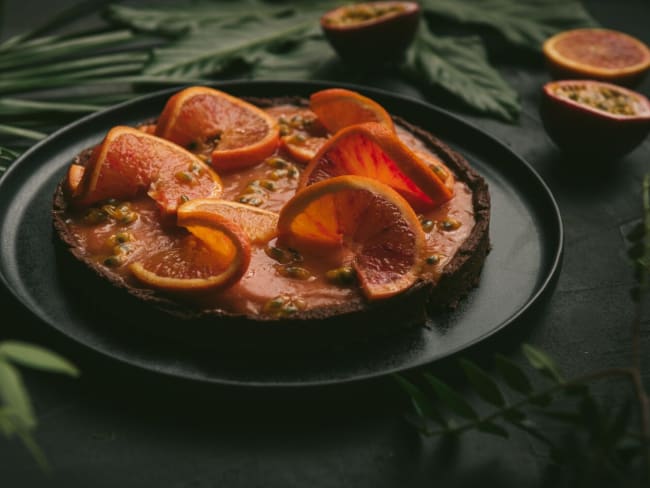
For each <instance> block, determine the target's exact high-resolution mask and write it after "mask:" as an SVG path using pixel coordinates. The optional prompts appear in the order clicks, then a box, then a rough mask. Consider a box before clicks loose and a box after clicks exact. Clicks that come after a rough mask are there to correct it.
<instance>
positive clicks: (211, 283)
mask: <svg viewBox="0 0 650 488" xmlns="http://www.w3.org/2000/svg"><path fill="white" fill-rule="evenodd" d="M177 216H178V225H179V226H181V227H185V228H187V230H189V231H190V235H188V236H186V237H185V238H183V239H182V240H181V241H180V245H179V246H176V247H173V248H170V249H164V250H161V251H158V252H155V253H152V254H149V255H147V256H146V258H145V259H143V260H141V261H137V262H135V263H132V264H131V265H130V266H129V268H130V270H131V272H132V273H133V276H135V277H136V278H137V279H138V280H140V281H141V282H143V283H144V284H146V285H147V286H150V287H152V288H156V289H159V290H163V291H166V292H172V293H173V292H185V293H195V292H204V291H206V290H216V289H222V288H227V287H228V286H230V285H232V284H234V283H236V282H237V281H238V280H239V279H240V278H241V277H242V276H243V275H244V273H245V272H246V270H247V269H248V265H249V263H250V257H251V250H250V243H249V241H248V237H247V236H246V232H245V231H244V230H243V229H242V228H241V227H240V226H239V225H237V224H236V223H234V222H233V221H232V220H230V219H228V218H226V217H224V216H222V215H219V214H218V213H215V212H206V211H204V210H201V209H197V208H196V206H195V205H193V202H187V203H186V204H184V205H181V206H180V207H179V208H178V214H177Z"/></svg>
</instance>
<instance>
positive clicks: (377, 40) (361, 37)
mask: <svg viewBox="0 0 650 488" xmlns="http://www.w3.org/2000/svg"><path fill="white" fill-rule="evenodd" d="M419 19H420V6H419V5H418V4H417V3H415V2H367V3H359V4H355V5H346V6H344V7H339V8H337V9H334V10H331V11H329V12H327V13H326V14H324V15H323V16H322V17H321V19H320V24H321V28H322V29H323V32H324V33H325V37H326V38H327V40H328V41H329V42H330V44H331V45H332V47H333V48H334V50H335V51H336V52H337V53H338V55H339V56H340V57H341V58H342V59H343V60H344V61H346V62H349V63H355V64H363V65H369V64H384V63H386V62H391V61H396V60H398V59H399V58H400V57H401V56H402V54H403V53H404V51H405V50H406V48H407V47H408V46H409V45H410V44H411V42H412V41H413V38H414V37H415V32H416V31H417V27H418V22H419Z"/></svg>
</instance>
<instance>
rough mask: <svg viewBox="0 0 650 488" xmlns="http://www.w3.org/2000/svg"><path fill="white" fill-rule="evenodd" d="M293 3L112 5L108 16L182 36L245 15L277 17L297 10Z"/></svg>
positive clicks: (247, 0)
mask: <svg viewBox="0 0 650 488" xmlns="http://www.w3.org/2000/svg"><path fill="white" fill-rule="evenodd" d="M294 11H295V9H294V8H293V7H291V6H288V5H285V6H278V5H271V4H268V3H266V2H261V1H258V0H240V1H237V2H221V3H220V5H219V6H218V8H216V7H215V4H214V3H213V2H205V1H201V2H193V3H191V4H189V5H187V4H185V5H182V6H178V5H160V6H156V7H155V8H154V7H146V8H137V7H128V6H125V5H111V6H109V8H108V9H107V11H106V18H107V19H108V20H109V21H111V22H114V23H117V24H120V25H123V26H128V27H132V28H134V29H136V30H139V31H144V32H148V33H151V34H160V35H166V36H174V37H177V36H181V35H183V34H187V33H188V32H191V31H196V30H199V29H201V28H202V27H204V26H205V25H206V24H215V23H222V22H232V21H233V20H234V21H237V20H239V19H241V18H242V17H244V16H251V15H256V16H260V17H277V16H279V15H282V14H284V15H287V14H291V13H292V12H294Z"/></svg>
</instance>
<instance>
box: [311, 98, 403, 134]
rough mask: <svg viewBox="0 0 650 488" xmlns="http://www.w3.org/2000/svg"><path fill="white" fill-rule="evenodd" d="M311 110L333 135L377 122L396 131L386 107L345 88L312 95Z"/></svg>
mask: <svg viewBox="0 0 650 488" xmlns="http://www.w3.org/2000/svg"><path fill="white" fill-rule="evenodd" d="M309 108H311V110H312V111H313V112H314V113H315V114H316V115H317V116H318V119H319V120H320V122H321V123H322V124H323V125H324V126H325V128H326V129H327V130H328V131H330V132H331V133H336V132H338V131H339V130H341V129H343V128H344V127H348V126H350V125H354V124H363V123H365V122H377V123H379V124H383V125H385V126H386V128H388V129H390V130H391V131H395V126H394V125H393V119H392V118H391V116H390V115H389V114H388V112H386V110H384V107H382V106H381V105H379V104H378V103H377V102H375V101H374V100H371V99H370V98H368V97H364V96H363V95H361V94H360V93H357V92H355V91H351V90H345V89H343V88H330V89H327V90H321V91H319V92H316V93H314V94H312V95H311V97H310V98H309Z"/></svg>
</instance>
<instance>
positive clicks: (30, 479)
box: [0, 0, 650, 488]
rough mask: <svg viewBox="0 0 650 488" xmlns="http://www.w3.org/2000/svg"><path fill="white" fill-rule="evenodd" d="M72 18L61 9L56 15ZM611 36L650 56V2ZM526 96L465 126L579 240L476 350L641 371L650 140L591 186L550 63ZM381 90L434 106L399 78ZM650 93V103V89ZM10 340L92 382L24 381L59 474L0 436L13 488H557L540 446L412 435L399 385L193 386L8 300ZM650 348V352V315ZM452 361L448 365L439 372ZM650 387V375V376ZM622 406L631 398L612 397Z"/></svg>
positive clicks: (609, 13)
mask: <svg viewBox="0 0 650 488" xmlns="http://www.w3.org/2000/svg"><path fill="white" fill-rule="evenodd" d="M56 4H57V5H58V4H59V2H56ZM585 4H586V5H587V8H588V10H589V11H590V12H591V13H592V15H593V16H594V17H595V18H596V19H597V20H598V21H599V22H600V23H602V25H603V26H606V27H610V28H614V29H619V30H623V31H626V32H628V33H630V34H633V35H635V36H637V37H639V38H641V39H643V40H644V41H645V42H646V43H648V44H650V28H649V26H650V3H648V2H647V1H644V0H636V1H631V0H628V1H621V2H611V1H609V0H600V1H598V0H591V1H587V2H585ZM54 10H56V8H55V6H54V2H51V3H50V2H36V1H33V0H30V1H27V0H23V1H20V2H18V1H15V0H12V1H8V2H5V5H4V12H3V16H2V18H1V19H0V22H1V24H2V29H3V31H2V35H3V37H6V36H8V35H10V34H13V33H17V32H20V31H21V30H23V29H26V28H28V27H29V26H30V25H32V23H33V22H34V17H33V15H31V13H32V12H35V11H38V12H40V13H41V15H43V17H46V16H47V15H48V12H49V11H54ZM501 68H502V72H503V74H504V76H505V77H506V78H507V79H508V81H510V82H511V84H512V85H513V86H514V87H515V88H516V89H517V90H518V92H519V93H520V94H521V97H522V100H523V113H522V115H521V119H520V121H519V123H518V124H516V125H508V124H503V123H500V122H497V121H494V120H490V119H486V118H482V117H477V116H473V115H469V114H466V113H460V115H461V116H462V117H463V118H465V119H466V120H468V121H470V122H472V123H474V124H475V125H476V126H478V127H479V128H481V129H483V130H485V131H486V132H488V133H489V134H491V135H493V136H495V137H497V138H498V139H500V140H501V141H503V142H504V143H505V144H506V145H507V146H509V147H510V148H512V149H513V150H514V151H515V152H516V153H518V154H519V155H521V156H522V157H523V158H524V159H526V160H527V161H528V162H529V163H530V164H531V165H532V166H533V167H534V168H535V169H536V170H537V171H538V172H539V174H540V175H541V176H542V178H543V179H544V180H545V181H546V183H547V184H548V185H549V187H550V188H551V190H552V192H553V194H554V195H555V197H556V199H557V202H558V204H559V207H560V210H561V213H562V217H563V221H564V226H565V231H566V241H565V249H564V261H563V267H562V270H561V272H560V275H559V278H558V281H557V284H556V285H555V286H554V288H553V289H552V290H551V291H550V293H549V294H548V296H547V297H546V299H545V300H544V301H543V302H542V303H540V304H539V305H538V306H537V307H536V308H535V309H534V310H533V311H532V312H531V313H528V314H526V315H525V316H524V317H523V318H522V319H521V320H518V321H517V322H516V323H515V324H512V325H511V326H510V327H508V328H507V329H506V330H505V331H503V332H500V333H499V334H497V335H496V336H495V337H493V338H492V339H490V340H488V341H486V342H485V343H483V344H481V345H479V346H477V347H474V348H472V349H471V350H470V351H467V354H469V355H470V356H471V357H473V358H475V359H476V360H477V361H479V362H482V363H483V364H486V363H484V362H483V359H484V358H485V357H486V356H489V355H490V354H492V353H494V352H501V353H503V354H506V355H507V356H509V357H511V358H513V359H514V360H517V361H519V360H520V359H521V357H520V354H519V352H518V347H517V345H518V344H519V343H520V342H522V341H526V342H529V343H531V344H534V345H536V346H538V347H540V348H541V349H543V350H545V351H547V352H548V353H549V354H550V355H552V356H553V357H554V358H556V360H557V362H558V363H559V364H560V366H561V367H562V368H563V370H564V371H565V372H566V373H567V374H568V375H570V376H571V375H577V374H582V373H585V372H588V371H591V370H594V369H595V368H600V367H606V366H618V365H621V364H623V363H626V362H627V361H628V360H629V357H630V350H631V347H630V335H629V328H630V327H629V326H630V324H631V322H632V319H633V308H632V306H631V301H630V299H629V289H630V288H631V287H632V285H633V277H632V273H631V268H630V265H629V262H628V260H627V257H626V254H625V241H624V238H623V230H624V229H626V228H628V226H629V225H631V224H633V223H635V222H637V221H638V220H639V218H640V216H641V204H640V202H641V181H642V178H643V175H644V174H645V173H646V172H647V171H648V170H650V167H649V163H650V140H646V141H645V142H644V143H643V145H641V146H640V147H639V148H637V149H636V150H635V151H634V152H633V153H631V154H630V155H628V156H627V157H625V158H624V159H623V160H621V161H620V162H618V163H616V164H615V165H612V166H611V167H610V168H609V169H608V170H607V171H597V170H595V169H594V170H593V171H583V172H576V171H573V170H572V169H571V164H570V161H568V160H567V159H566V158H565V157H563V156H562V154H561V153H560V152H559V151H558V150H557V149H556V148H555V147H554V146H553V145H552V143H551V142H550V141H549V140H548V139H547V137H546V135H545V133H544V130H543V128H542V126H541V123H540V118H539V114H538V110H537V105H538V101H539V92H540V86H541V85H542V84H543V83H544V82H546V81H547V80H548V76H547V74H546V72H545V71H544V68H543V66H542V64H541V63H538V64H536V63H530V64H529V65H527V66H526V67H518V66H509V65H501ZM368 84H372V85H375V86H377V87H380V88H390V89H392V90H394V91H396V92H398V93H406V94H409V95H415V96H422V94H421V93H418V92H417V91H414V90H413V89H410V88H408V87H406V86H405V85H403V84H402V83H400V82H399V80H394V79H386V78H380V79H376V80H372V81H371V80H369V81H368ZM638 90H639V91H641V92H642V93H644V94H645V95H646V96H648V95H650V80H646V81H645V82H644V84H643V85H641V87H639V88H638ZM0 310H2V316H3V317H2V319H0V339H5V338H14V339H20V340H27V341H33V342H35V343H37V344H42V345H45V346H47V347H49V348H51V349H53V350H56V351H57V352H59V353H61V354H63V355H64V356H66V357H67V358H69V359H70V360H72V361H73V362H74V363H76V364H77V365H78V366H79V367H80V369H81V371H82V372H83V374H82V376H81V377H80V378H79V379H77V380H71V379H68V378H63V377H58V376H56V375H50V374H46V373H39V372H34V371H27V370H23V374H24V379H25V382H26V385H27V387H28V389H29V391H30V393H31V396H32V400H33V403H34V405H35V409H36V412H37V415H38V418H39V427H38V430H37V432H36V438H37V441H38V442H39V443H40V445H41V447H42V448H43V449H44V451H45V452H46V454H47V456H48V458H49V460H50V462H51V464H52V466H53V473H52V474H51V475H50V476H46V475H45V474H43V473H42V472H41V471H39V470H38V469H37V468H36V466H35V463H34V461H33V459H32V458H31V457H30V455H29V454H28V453H27V451H26V450H25V449H23V448H22V446H21V445H20V444H19V442H18V441H17V440H11V441H7V440H5V439H3V438H0V486H2V487H7V488H14V487H37V486H65V487H70V488H72V487H109V486H110V487H113V486H124V487H126V486H139V487H188V488H189V487H195V488H204V487H205V488H207V487H213V486H214V487H216V486H228V487H237V486H241V487H251V486H264V487H293V486H295V487H303V486H315V487H316V486H318V487H343V486H351V487H366V486H367V487H373V488H379V487H397V486H435V485H438V486H446V487H458V486H502V487H510V486H512V487H522V486H539V485H543V484H546V483H547V482H548V483H550V481H549V480H550V479H551V478H549V473H548V471H547V465H548V456H547V452H546V450H545V449H544V448H542V447H541V446H540V445H538V444H536V443H535V442H533V441H531V439H530V438H528V437H527V436H525V435H522V434H520V433H517V432H512V433H511V438H510V439H509V440H502V439H498V438H495V437H492V436H487V435H485V434H480V433H470V434H467V435H466V436H464V437H463V438H462V439H461V441H460V443H459V445H458V446H457V451H455V452H454V453H453V455H452V454H451V452H450V451H449V450H447V448H446V447H445V446H442V445H441V444H440V443H439V441H437V440H433V439H426V438H421V437H419V435H418V434H417V433H416V432H415V431H414V430H413V429H412V428H411V427H410V426H409V425H408V424H407V423H406V422H405V420H404V417H403V413H404V412H405V411H407V410H408V409H409V404H408V401H407V399H406V398H405V397H404V395H403V394H402V393H401V391H400V390H399V389H398V388H397V387H396V385H395V382H394V381H393V380H392V379H390V378H380V379H376V380H371V381H364V382H356V383H352V384H348V385H341V386H330V387H319V388H314V387H312V388H304V389H249V388H233V387H224V386H216V385H209V384H200V383H193V382H189V381H183V380H178V379H173V378H168V377H163V376H160V375H156V374H153V373H148V372H145V371H142V370H138V369H136V368H133V367H130V366H126V365H124V364H121V363H118V362H117V361H114V360H112V359H109V358H106V357H103V356H100V355H98V354H96V353H94V352H92V351H90V350H88V349H86V348H84V347H82V346H80V345H79V344H77V343H75V342H73V341H71V340H69V339H67V338H66V337H64V336H62V335H60V334H59V333H56V332H55V331H54V330H52V329H51V328H49V327H47V326H46V325H44V324H43V323H40V322H39V321H38V320H37V319H35V318H34V317H33V316H32V315H31V314H30V313H29V312H28V311H26V310H25V309H24V308H23V307H21V306H20V305H19V304H18V303H16V302H15V300H14V299H13V298H12V297H11V295H10V294H9V293H7V292H6V291H5V290H2V291H0ZM643 324H644V327H645V330H644V332H643V333H642V337H641V348H642V351H643V352H644V355H645V356H647V352H648V351H649V350H650V349H649V348H650V340H649V339H650V333H649V330H650V328H649V327H648V320H647V317H644V321H643ZM449 365H450V363H449V361H443V362H442V363H440V364H437V365H435V368H436V371H442V370H444V369H445V368H446V367H447V366H449ZM644 371H645V377H646V380H647V379H648V374H649V373H650V369H649V368H648V365H647V364H646V367H645V370H644ZM460 386H461V387H462V385H460ZM598 394H599V396H600V398H601V400H602V401H603V402H604V403H605V404H608V403H611V402H612V401H613V400H615V398H616V397H617V396H618V395H620V394H621V388H619V387H617V386H616V385H612V386H611V387H606V388H601V389H599V390H598Z"/></svg>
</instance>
